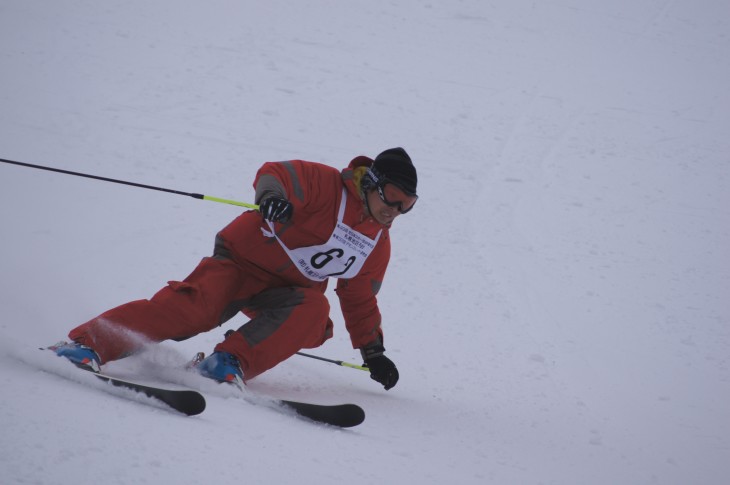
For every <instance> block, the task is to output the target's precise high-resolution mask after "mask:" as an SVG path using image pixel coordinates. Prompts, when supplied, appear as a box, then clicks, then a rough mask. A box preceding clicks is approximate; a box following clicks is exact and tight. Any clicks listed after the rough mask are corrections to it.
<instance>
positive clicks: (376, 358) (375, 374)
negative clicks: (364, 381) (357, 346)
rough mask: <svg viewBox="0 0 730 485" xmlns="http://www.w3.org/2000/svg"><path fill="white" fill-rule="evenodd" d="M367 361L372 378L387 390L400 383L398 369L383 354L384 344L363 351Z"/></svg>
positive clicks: (366, 364)
mask: <svg viewBox="0 0 730 485" xmlns="http://www.w3.org/2000/svg"><path fill="white" fill-rule="evenodd" d="M361 352H362V356H363V358H364V360H365V366H366V367H367V368H368V369H370V378H371V379H372V380H374V381H377V382H379V383H381V384H382V385H383V387H384V388H385V390H386V391H387V390H389V389H392V388H393V386H395V384H396V383H397V382H398V369H396V367H395V364H394V363H393V361H392V360H390V359H389V358H387V357H386V356H385V355H383V353H384V352H385V347H383V345H382V344H377V345H371V346H368V347H365V348H363V349H361Z"/></svg>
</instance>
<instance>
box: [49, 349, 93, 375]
mask: <svg viewBox="0 0 730 485" xmlns="http://www.w3.org/2000/svg"><path fill="white" fill-rule="evenodd" d="M48 349H49V350H52V351H54V352H55V353H56V355H58V356H59V357H66V358H67V359H68V360H70V361H71V362H73V363H74V364H76V366H78V367H80V368H82V369H84V370H90V371H91V372H99V370H100V364H99V363H100V362H101V359H99V356H98V355H97V354H96V352H94V351H93V350H92V349H91V347H87V346H85V345H81V344H80V343H77V342H58V343H57V344H56V345H51V346H50V347H48Z"/></svg>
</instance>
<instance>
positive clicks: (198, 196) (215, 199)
mask: <svg viewBox="0 0 730 485" xmlns="http://www.w3.org/2000/svg"><path fill="white" fill-rule="evenodd" d="M0 162H2V163H9V164H11V165H19V166H21V167H28V168H36V169H39V170H48V171H49V172H57V173H64V174H66V175H74V176H76V177H86V178H90V179H94V180H102V181H104V182H112V183H115V184H122V185H131V186H132V187H140V188H143V189H150V190H158V191H160V192H167V193H169V194H178V195H186V196H188V197H192V198H194V199H201V200H209V201H211V202H219V203H221V204H230V205H236V206H239V207H246V208H248V209H254V210H259V206H258V205H256V204H249V203H247V202H239V201H237V200H230V199H221V198H220V197H212V196H210V195H203V194H195V193H192V192H182V191H180V190H173V189H166V188H163V187H155V186H154V185H145V184H139V183H136V182H127V181H125V180H119V179H112V178H108V177H100V176H98V175H90V174H88V173H81V172H72V171H70V170H63V169H60V168H53V167H45V166H43V165H34V164H32V163H24V162H16V161H14V160H6V159H4V158H0Z"/></svg>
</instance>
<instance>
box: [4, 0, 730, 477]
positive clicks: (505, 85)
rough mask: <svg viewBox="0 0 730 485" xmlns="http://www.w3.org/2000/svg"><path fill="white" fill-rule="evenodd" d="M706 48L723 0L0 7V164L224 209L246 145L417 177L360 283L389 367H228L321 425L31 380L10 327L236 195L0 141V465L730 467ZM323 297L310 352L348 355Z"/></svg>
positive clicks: (721, 50)
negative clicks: (369, 160)
mask: <svg viewBox="0 0 730 485" xmlns="http://www.w3.org/2000/svg"><path fill="white" fill-rule="evenodd" d="M728 52H730V3H729V2H728V1H727V0H693V1H690V0H676V1H668V0H632V1H629V0H617V1H613V2H605V1H596V0H562V1H551V0H545V1H539V2H536V1H527V0H513V1H509V2H506V1H502V2H500V1H496V0H462V1H444V2H423V1H415V0H403V1H398V2H381V1H368V2H365V1H360V0H355V1H348V2H335V1H328V0H314V1H310V2H287V1H282V0H273V1H266V2H253V1H245V0H237V1H236V0H214V1H208V2H196V1H191V0H183V1H180V0H176V1H173V0H156V1H143V0H125V1H117V0H115V1H105V2H98V1H97V2H94V1H88V0H55V1H52V2H51V1H43V0H0V66H1V67H0V69H2V76H0V86H1V87H2V89H0V107H1V109H0V158H6V159H14V160H20V161H24V162H29V163H40V164H49V165H53V166H56V167H60V168H65V169H69V170H76V171H83V172H90V173H94V174H98V175H101V176H106V177H116V178H122V179H125V180H132V181H136V182H140V183H145V184H150V185H158V186H163V187H169V188H172V189H176V190H182V191H190V192H201V193H205V194H207V195H213V196H218V197H225V198H232V199H238V200H243V201H251V200H252V198H253V190H252V188H251V182H252V179H253V175H254V173H255V170H256V169H257V168H258V166H259V165H260V164H261V163H263V162H264V161H267V160H286V159H290V158H304V159H308V160H315V161H321V162H325V163H328V164H331V165H334V166H337V167H342V166H344V165H346V164H347V163H348V162H349V160H350V159H351V158H352V157H354V156H356V155H359V154H367V155H371V156H374V155H375V154H377V153H378V152H380V151H382V150H383V149H386V148H390V147H393V146H403V147H405V148H406V149H407V150H408V151H409V153H410V154H411V156H412V157H413V159H414V161H415V163H416V165H417V167H418V169H419V176H420V186H419V193H420V195H421V198H420V201H419V203H418V207H417V209H416V210H414V211H413V212H412V213H409V214H408V215H407V216H403V217H401V218H400V219H399V220H398V221H397V225H396V227H394V230H393V231H392V240H393V245H394V257H393V260H392V262H391V266H390V268H389V274H388V277H387V279H386V282H385V285H384V286H383V291H382V293H381V295H382V296H381V297H380V302H381V307H382V310H383V314H384V326H385V331H386V338H387V347H388V354H389V355H390V356H391V357H392V359H393V360H394V361H395V362H396V364H397V365H398V367H399V370H400V372H401V381H400V382H399V384H398V386H397V387H396V388H394V389H393V390H391V391H388V392H385V391H383V390H382V388H380V387H379V386H378V385H376V384H375V383H373V382H372V381H371V380H370V379H369V377H368V376H367V374H365V373H363V372H360V371H357V370H351V369H345V368H339V367H336V366H333V365H329V364H325V363H321V362H317V361H313V360H309V359H305V358H302V357H294V358H292V359H290V360H289V361H287V362H284V363H283V364H281V365H280V366H279V367H277V368H276V369H274V370H272V371H270V372H269V373H266V374H264V375H262V376H261V377H259V378H258V379H256V380H254V381H253V382H252V383H251V385H250V389H251V391H253V392H257V393H262V394H268V395H273V396H276V397H283V398H290V399H298V400H311V401H315V402H323V403H336V402H347V401H352V402H356V403H358V404H360V405H362V406H363V407H364V408H365V409H366V411H367V413H368V415H367V419H366V421H365V423H364V424H363V425H361V426H359V427H357V428H354V429H351V430H336V429H330V428H327V427H321V426H315V425H312V424H310V423H307V422H303V421H301V420H297V419H293V418H291V417H289V416H283V415H281V414H278V413H275V412H272V411H270V410H268V409H265V408H263V407H257V406H251V405H247V404H245V403H244V402H242V401H240V400H239V399H235V398H233V397H230V396H229V395H227V394H226V393H225V392H224V391H222V390H220V389H210V390H206V393H207V397H208V402H209V403H208V409H207V410H206V411H205V413H203V414H202V415H200V416H198V417H194V418H186V417H183V416H178V415H175V414H172V413H169V412H167V411H165V410H162V409H158V408H154V407H150V406H146V405H144V404H140V403H137V402H130V401H129V400H126V399H120V398H119V397H118V396H114V395H111V394H109V393H104V392H99V390H98V389H94V388H92V387H89V386H88V385H82V384H79V383H74V382H70V381H67V380H64V379H58V378H57V377H55V376H54V375H53V374H52V373H51V372H49V371H54V372H58V373H61V374H64V375H73V374H74V372H75V370H74V369H70V368H66V367H63V366H62V365H61V364H62V362H58V359H55V357H53V356H49V355H45V354H42V353H40V352H38V351H37V350H35V349H36V348H37V347H39V346H42V345H48V344H52V343H54V342H55V341H57V340H59V339H62V338H65V336H66V333H67V332H68V330H69V329H70V328H72V327H73V326H75V325H77V324H79V323H81V322H84V321H86V320H87V319H89V318H91V317H93V316H95V315H96V314H98V313H100V312H101V311H104V310H106V309H107V308H110V307H112V306H115V305H118V304H120V303H123V302H126V301H129V300H132V299H138V298H146V297H149V296H151V295H152V294H153V293H154V292H155V291H156V290H157V289H159V288H160V287H162V286H163V285H164V284H165V283H166V282H167V281H168V280H170V279H181V278H184V277H185V276H186V275H187V274H188V272H189V271H190V270H192V268H193V267H194V266H195V264H197V262H198V261H199V259H200V258H202V257H203V256H206V255H208V254H210V252H211V250H212V244H213V237H214V235H215V233H216V231H217V230H219V229H220V228H222V227H223V226H225V225H226V224H227V223H228V222H229V221H230V220H231V219H233V218H234V217H235V216H236V215H237V213H238V209H237V208H235V207H230V206H224V205H220V204H215V203H209V202H203V201H197V200H194V199H190V198H183V197H180V196H176V195H170V194H164V193H159V192H152V191H145V190H141V189H135V188H129V187H123V186H118V185H111V184H105V183H102V182H95V181H90V180H87V179H80V178H74V177H69V176H66V175H59V174H53V173H49V172H41V171H37V170H30V169H27V168H21V167H15V166H10V165H7V164H2V163H0V228H1V229H0V231H1V234H2V236H1V239H0V244H1V245H2V246H0V306H1V307H2V309H3V310H2V317H1V318H0V388H1V389H2V400H1V401H0V429H2V433H0V477H2V479H1V480H0V481H2V482H3V483H8V484H11V483H12V484H15V483H42V484H56V483H59V484H60V483H71V482H78V483H99V482H103V483H109V484H116V483H118V484H129V483H217V484H227V483H232V484H233V483H297V484H309V483H319V484H330V483H331V484H343V483H348V484H373V483H383V484H396V483H424V484H443V483H454V484H472V483H474V484H477V483H479V484H483V483H494V484H587V483H590V484H618V483H620V484H649V483H659V484H688V483H693V484H700V483H701V484H717V485H720V484H724V483H727V480H728V477H729V476H730V463H729V462H728V459H727V458H728V456H729V455H728V454H729V452H730V412H728V402H730V382H729V380H730V368H729V366H730V363H729V362H728V358H729V355H730V297H728V288H730V258H729V257H728V250H727V248H728V247H730V180H729V177H730V170H729V168H730V138H729V137H728V133H730V92H729V91H728V89H727V86H730V61H729V60H728V59H730V58H729V57H728ZM333 303H334V307H333V319H334V320H335V323H336V326H337V328H336V336H335V338H334V339H333V340H331V341H330V342H328V343H327V344H326V345H325V346H324V347H322V348H321V349H318V350H317V352H318V353H319V354H320V355H325V356H328V357H331V358H336V359H343V360H348V361H352V362H358V360H357V359H358V354H357V352H355V351H353V350H352V349H351V348H350V346H349V342H348V339H347V335H346V332H345V329H344V326H343V324H342V318H341V316H340V315H339V313H338V309H337V307H336V301H333ZM243 322H244V320H243V319H242V317H237V318H236V319H234V320H233V321H231V322H229V324H227V325H226V326H225V327H224V328H221V329H220V330H218V331H214V332H211V333H209V334H205V335H200V336H198V337H195V338H194V339H191V340H188V341H185V342H181V343H173V342H166V343H163V344H161V345H159V346H156V347H154V348H151V349H150V350H149V351H148V352H146V353H144V354H141V355H139V356H135V357H132V358H129V359H126V360H123V361H119V362H115V363H111V364H109V366H108V369H107V370H108V371H109V372H110V373H111V372H117V373H120V374H127V375H134V374H137V373H143V374H145V377H146V378H150V379H154V378H158V379H164V377H165V376H166V374H165V372H166V371H165V367H166V366H176V365H180V364H182V363H183V362H185V361H186V360H187V359H188V358H189V357H190V356H191V355H192V354H193V353H194V352H195V351H198V350H203V351H206V352H209V351H210V350H211V348H212V347H213V345H214V344H215V343H216V342H218V341H219V340H220V339H221V338H222V334H223V332H224V331H225V330H227V329H229V328H236V327H237V326H239V325H241V324H242V323H243ZM36 354H40V355H36Z"/></svg>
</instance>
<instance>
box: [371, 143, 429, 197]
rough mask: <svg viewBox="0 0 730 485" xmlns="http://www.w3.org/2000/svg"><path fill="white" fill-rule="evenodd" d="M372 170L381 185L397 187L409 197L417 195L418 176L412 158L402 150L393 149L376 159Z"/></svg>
mask: <svg viewBox="0 0 730 485" xmlns="http://www.w3.org/2000/svg"><path fill="white" fill-rule="evenodd" d="M372 170H373V172H374V173H375V176H376V177H378V178H381V179H385V180H380V181H379V183H385V182H388V183H392V184H393V185H397V186H398V187H399V188H400V189H402V190H403V191H404V192H405V193H406V194H408V195H416V185H418V176H417V175H416V167H414V166H413V162H412V161H411V157H409V156H408V154H407V153H406V151H405V150H404V149H402V148H400V147H399V148H391V149H389V150H385V151H384V152H383V153H381V154H380V155H378V156H377V157H375V161H374V162H373V166H372Z"/></svg>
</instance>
